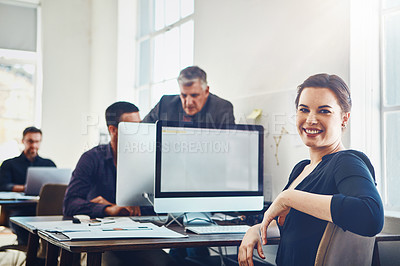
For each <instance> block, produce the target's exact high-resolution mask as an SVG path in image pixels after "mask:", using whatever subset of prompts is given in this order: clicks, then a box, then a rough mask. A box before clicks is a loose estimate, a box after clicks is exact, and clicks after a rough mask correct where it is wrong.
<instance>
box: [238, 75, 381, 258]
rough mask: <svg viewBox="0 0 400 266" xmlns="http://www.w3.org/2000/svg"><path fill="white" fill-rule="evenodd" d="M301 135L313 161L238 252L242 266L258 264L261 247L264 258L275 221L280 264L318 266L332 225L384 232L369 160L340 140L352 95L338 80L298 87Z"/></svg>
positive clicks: (303, 165)
mask: <svg viewBox="0 0 400 266" xmlns="http://www.w3.org/2000/svg"><path fill="white" fill-rule="evenodd" d="M295 103H296V107H297V118H296V125H297V130H298V133H299V135H300V137H301V139H302V141H303V142H304V144H305V145H306V146H307V147H308V148H309V154H310V160H303V161H301V162H299V163H298V164H297V165H296V166H295V167H294V169H293V170H292V173H291V174H290V177H289V182H288V184H287V185H286V187H285V188H284V190H283V192H281V193H280V194H279V195H278V197H277V198H276V199H275V201H274V202H273V203H272V204H271V206H270V207H269V208H268V210H267V211H266V212H265V214H264V219H263V221H262V223H261V224H258V225H255V226H253V227H252V228H250V229H249V230H248V231H247V233H246V235H245V236H244V238H243V241H242V244H241V246H240V248H239V256H238V259H239V262H240V265H253V258H252V257H253V249H254V246H256V245H257V251H258V254H259V255H260V257H262V258H264V257H265V256H264V254H263V251H262V246H261V241H260V234H261V240H262V244H266V238H267V235H266V232H267V227H268V226H269V225H270V224H271V223H272V222H274V223H275V221H274V220H275V219H276V220H277V222H278V224H279V229H280V234H281V241H280V244H279V248H278V253H277V257H276V263H277V265H313V264H314V262H315V257H316V253H317V249H318V246H319V242H320V241H321V238H322V235H323V233H324V230H325V228H326V225H327V223H328V222H333V223H334V224H336V225H338V226H339V227H341V228H342V229H344V230H349V231H350V232H353V233H355V234H359V235H362V236H374V235H376V234H377V233H379V232H380V231H381V230H382V227H383V220H384V215H383V206H382V201H381V198H380V196H379V193H378V191H377V189H376V186H375V185H376V184H375V176H374V175H375V173H374V168H373V166H372V165H371V162H370V161H369V159H368V158H367V156H366V155H365V154H364V153H362V152H359V151H355V150H346V149H345V147H344V145H343V143H342V140H341V137H342V131H343V129H344V128H345V127H346V125H347V123H348V122H349V118H350V109H351V98H350V90H349V89H348V87H347V85H346V84H345V82H344V81H343V80H342V79H341V78H340V77H338V76H335V75H328V74H317V75H314V76H311V77H309V78H308V79H307V80H306V81H304V83H303V84H301V85H300V86H299V87H298V92H297V97H296V101H295Z"/></svg>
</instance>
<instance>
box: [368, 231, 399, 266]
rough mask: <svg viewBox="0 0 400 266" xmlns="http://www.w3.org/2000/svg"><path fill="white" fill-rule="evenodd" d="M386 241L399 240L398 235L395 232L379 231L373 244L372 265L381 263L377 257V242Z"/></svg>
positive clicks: (376, 265)
mask: <svg viewBox="0 0 400 266" xmlns="http://www.w3.org/2000/svg"><path fill="white" fill-rule="evenodd" d="M386 241H400V235H399V234H397V235H395V234H386V233H379V234H378V235H377V236H376V238H375V245H374V255H373V256H372V265H373V266H379V265H381V262H380V259H379V247H378V243H379V242H386Z"/></svg>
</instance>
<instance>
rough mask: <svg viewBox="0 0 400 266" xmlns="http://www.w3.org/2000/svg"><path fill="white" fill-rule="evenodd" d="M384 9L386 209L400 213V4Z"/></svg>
mask: <svg viewBox="0 0 400 266" xmlns="http://www.w3.org/2000/svg"><path fill="white" fill-rule="evenodd" d="M381 5H382V9H381V34H380V36H381V64H380V65H381V90H382V91H381V120H382V122H383V125H382V137H383V142H382V143H383V152H382V158H383V160H382V164H383V170H384V171H383V176H384V181H385V182H384V189H383V195H384V199H385V205H386V209H387V210H389V211H395V212H399V213H400V194H399V193H398V190H399V189H400V176H399V173H400V163H399V162H400V138H399V132H400V75H399V73H400V1H399V0H383V1H382V4H381Z"/></svg>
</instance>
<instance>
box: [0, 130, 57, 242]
mask: <svg viewBox="0 0 400 266" xmlns="http://www.w3.org/2000/svg"><path fill="white" fill-rule="evenodd" d="M41 142H42V131H41V130H40V129H38V128H36V127H27V128H25V130H24V131H23V133H22V143H23V144H24V147H25V148H24V151H23V152H22V153H21V155H20V156H18V157H15V158H12V159H8V160H5V161H4V162H3V164H2V165H1V167H0V190H2V191H13V192H24V191H25V183H26V172H27V170H28V167H35V166H41V167H43V166H49V167H56V165H55V163H54V162H53V161H52V160H50V159H45V158H42V157H40V156H39V155H38V150H39V148H40V144H41ZM6 211H8V212H9V215H10V216H33V215H35V214H36V207H34V206H23V207H12V208H11V209H7V210H6ZM10 227H11V229H12V230H13V232H14V233H15V234H16V235H17V240H18V244H19V245H27V243H28V232H27V231H26V230H25V229H22V228H21V227H19V226H17V225H14V224H12V223H10Z"/></svg>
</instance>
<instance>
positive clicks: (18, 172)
mask: <svg viewBox="0 0 400 266" xmlns="http://www.w3.org/2000/svg"><path fill="white" fill-rule="evenodd" d="M30 166H41V167H42V166H48V167H56V164H55V163H54V162H53V161H52V160H50V159H45V158H42V157H40V156H36V157H35V159H34V160H33V162H31V161H29V160H28V158H26V156H25V154H24V153H23V152H22V153H21V155H20V156H18V157H14V158H12V159H8V160H5V161H4V162H3V163H2V165H1V167H0V190H1V191H11V190H12V189H13V187H14V185H25V183H26V172H27V170H28V167H30Z"/></svg>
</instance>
